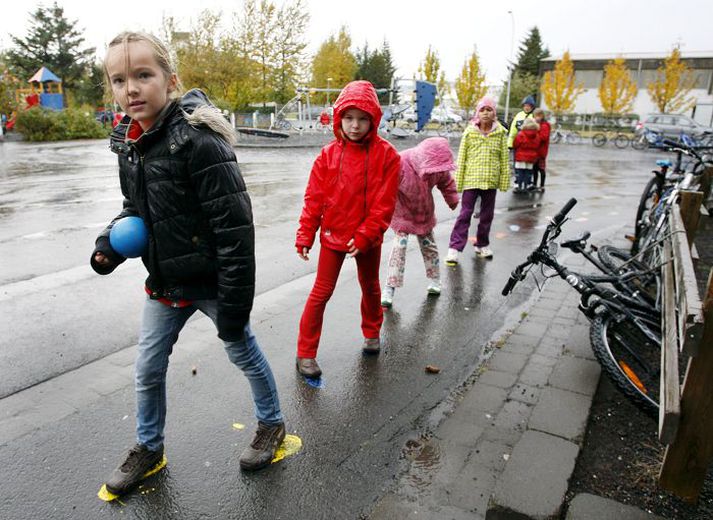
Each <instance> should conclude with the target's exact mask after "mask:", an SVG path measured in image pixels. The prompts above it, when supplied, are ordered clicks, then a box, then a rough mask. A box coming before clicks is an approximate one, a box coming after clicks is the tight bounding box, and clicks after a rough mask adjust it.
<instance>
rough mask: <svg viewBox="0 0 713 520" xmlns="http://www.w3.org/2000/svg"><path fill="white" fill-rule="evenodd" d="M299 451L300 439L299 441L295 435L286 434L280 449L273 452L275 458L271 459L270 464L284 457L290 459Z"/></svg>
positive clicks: (300, 446)
mask: <svg viewBox="0 0 713 520" xmlns="http://www.w3.org/2000/svg"><path fill="white" fill-rule="evenodd" d="M301 449H302V439H300V438H299V437H298V436H297V435H290V434H287V435H285V440H284V441H282V444H280V447H279V448H277V451H276V452H275V457H274V458H273V459H272V461H271V462H272V463H273V464H274V463H275V462H278V461H281V460H282V459H284V458H285V457H290V456H292V455H294V454H296V453H298V452H299V451H300V450H301Z"/></svg>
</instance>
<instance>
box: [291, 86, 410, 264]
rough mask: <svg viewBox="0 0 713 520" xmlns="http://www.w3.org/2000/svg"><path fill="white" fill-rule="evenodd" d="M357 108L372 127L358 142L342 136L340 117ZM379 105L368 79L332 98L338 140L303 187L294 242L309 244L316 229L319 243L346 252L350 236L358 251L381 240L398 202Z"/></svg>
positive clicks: (392, 152) (393, 160)
mask: <svg viewBox="0 0 713 520" xmlns="http://www.w3.org/2000/svg"><path fill="white" fill-rule="evenodd" d="M349 108H358V109H360V110H363V111H364V112H366V113H368V114H369V116H370V117H371V130H370V131H369V133H368V134H367V136H366V137H364V139H362V140H361V141H360V142H353V141H350V140H349V139H347V138H346V137H344V136H343V135H342V130H341V127H342V116H343V114H344V112H345V111H346V110H347V109H349ZM380 121H381V107H380V106H379V100H378V98H377V97H376V93H375V91H374V87H373V86H372V85H371V83H369V82H368V81H354V82H352V83H349V84H348V85H347V86H346V87H345V88H344V90H342V92H341V94H340V95H339V97H338V98H337V101H336V102H335V103H334V125H333V130H334V135H335V137H336V139H335V140H334V141H332V142H331V143H329V144H328V145H327V146H325V147H324V148H322V151H321V153H320V154H319V156H318V157H317V160H316V161H315V162H314V165H313V166H312V172H311V173H310V176H309V182H308V184H307V189H306V191H305V198H304V207H303V208H302V215H301V216H300V225H299V229H298V230H297V239H296V241H295V246H296V247H297V248H302V247H307V248H311V247H312V245H313V244H314V238H315V235H316V233H317V228H320V240H321V244H322V246H323V247H328V248H330V249H334V250H336V251H344V252H346V251H349V247H347V242H349V241H350V240H351V239H352V238H353V239H354V245H355V246H356V248H357V249H359V250H360V251H366V250H368V249H369V248H371V247H373V246H375V245H378V244H381V242H382V239H383V236H384V233H385V232H386V229H387V228H388V227H389V222H390V221H391V216H392V215H393V213H394V206H395V205H396V193H397V190H398V182H399V168H400V158H399V154H398V152H397V151H396V149H395V148H394V147H393V146H392V145H391V144H390V143H389V142H388V141H386V140H384V139H382V138H381V137H380V136H379V135H378V133H377V131H378V125H379V122H380Z"/></svg>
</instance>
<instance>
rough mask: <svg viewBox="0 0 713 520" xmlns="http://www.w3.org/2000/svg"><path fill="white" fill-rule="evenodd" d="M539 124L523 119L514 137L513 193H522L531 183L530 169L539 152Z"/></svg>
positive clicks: (535, 161)
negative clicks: (514, 182) (514, 184)
mask: <svg viewBox="0 0 713 520" xmlns="http://www.w3.org/2000/svg"><path fill="white" fill-rule="evenodd" d="M539 132H540V125H538V124H537V123H536V122H535V120H534V119H525V121H523V123H522V128H521V129H520V131H519V132H518V134H517V136H516V137H515V142H514V148H515V181H516V183H517V187H516V188H515V190H514V191H515V193H522V192H523V191H525V190H526V186H528V185H529V184H531V183H532V181H531V179H532V169H533V167H534V166H535V163H537V160H538V158H539V152H540V133H539Z"/></svg>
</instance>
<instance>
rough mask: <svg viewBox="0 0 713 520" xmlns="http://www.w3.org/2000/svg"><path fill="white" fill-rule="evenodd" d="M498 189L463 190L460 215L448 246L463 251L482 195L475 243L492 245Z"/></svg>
mask: <svg viewBox="0 0 713 520" xmlns="http://www.w3.org/2000/svg"><path fill="white" fill-rule="evenodd" d="M496 193H497V190H475V189H473V190H463V195H462V196H461V199H460V204H461V206H460V215H458V218H457V219H456V223H455V225H454V226H453V231H452V232H451V241H450V244H449V245H448V247H450V248H451V249H455V250H457V251H463V249H464V248H465V244H466V242H467V241H468V229H470V219H471V218H472V216H473V209H474V208H475V201H476V200H478V197H480V218H479V219H478V234H477V235H476V240H475V245H476V246H479V247H484V246H487V245H490V238H489V235H490V225H491V224H492V223H493V215H494V214H495V194H496Z"/></svg>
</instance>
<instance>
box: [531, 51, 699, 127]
mask: <svg viewBox="0 0 713 520" xmlns="http://www.w3.org/2000/svg"><path fill="white" fill-rule="evenodd" d="M666 56H667V55H664V54H660V53H620V54H571V53H570V58H571V59H572V62H573V64H574V73H575V77H576V80H577V82H578V83H582V84H583V86H584V92H582V94H580V96H579V97H578V98H577V100H576V104H575V107H574V112H576V113H580V114H581V113H584V114H593V113H597V112H603V110H602V105H601V103H600V102H599V84H600V83H601V82H602V78H603V77H604V66H605V65H606V64H607V63H609V61H611V60H613V59H615V58H619V57H621V58H624V59H625V60H626V66H627V67H628V68H629V71H630V72H631V75H632V78H633V79H634V80H635V81H636V82H637V86H638V87H639V92H638V95H637V96H636V99H635V100H634V105H633V112H634V113H636V114H638V115H639V116H641V117H644V116H645V115H646V114H649V113H652V112H658V108H657V107H656V105H655V104H654V103H653V101H651V98H650V97H649V93H648V90H647V85H648V84H649V83H650V82H651V81H653V80H654V79H655V76H656V69H657V68H658V67H660V66H661V65H662V64H663V60H664V59H665V58H666ZM561 58H562V56H557V57H550V58H546V59H544V60H542V61H541V62H540V74H543V73H545V72H547V71H550V70H552V69H554V66H555V62H557V60H559V59H561ZM681 58H682V60H683V62H685V63H686V64H687V65H688V66H689V67H691V68H692V69H693V71H694V72H695V74H696V84H695V87H694V89H693V90H692V91H691V96H692V97H693V98H694V99H695V105H694V107H693V108H692V109H690V110H688V111H686V112H685V114H686V115H689V116H692V117H693V118H694V119H695V120H696V121H698V122H699V123H701V124H704V125H707V126H711V125H712V124H713V51H708V52H703V51H700V52H681ZM542 106H543V107H544V108H547V106H546V104H545V103H544V100H543V101H542Z"/></svg>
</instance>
